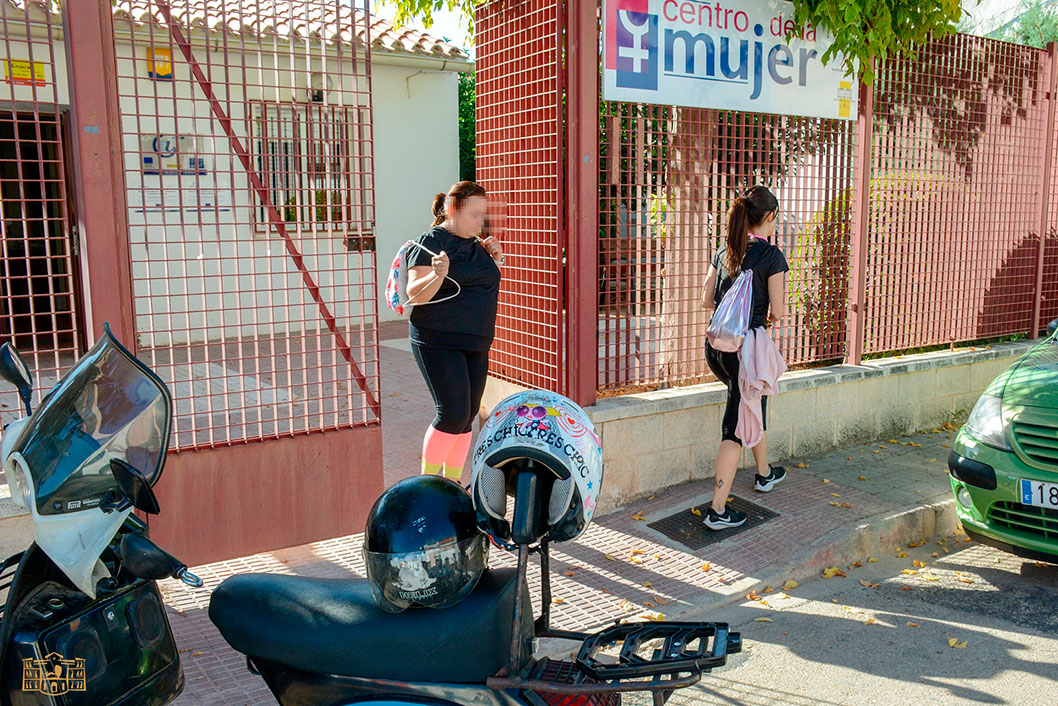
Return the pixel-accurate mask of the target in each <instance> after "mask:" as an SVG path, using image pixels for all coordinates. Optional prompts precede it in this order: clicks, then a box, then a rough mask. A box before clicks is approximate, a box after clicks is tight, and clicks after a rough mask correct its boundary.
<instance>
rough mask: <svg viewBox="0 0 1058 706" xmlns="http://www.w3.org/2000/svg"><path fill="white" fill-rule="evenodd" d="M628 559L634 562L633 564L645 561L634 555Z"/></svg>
mask: <svg viewBox="0 0 1058 706" xmlns="http://www.w3.org/2000/svg"><path fill="white" fill-rule="evenodd" d="M628 561H630V562H632V563H633V564H642V563H643V560H642V559H640V558H639V557H637V556H634V557H632V558H630V559H629V560H628Z"/></svg>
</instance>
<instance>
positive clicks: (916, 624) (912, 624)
mask: <svg viewBox="0 0 1058 706" xmlns="http://www.w3.org/2000/svg"><path fill="white" fill-rule="evenodd" d="M907 626H908V627H909V628H917V627H918V623H912V622H911V621H908V623H907Z"/></svg>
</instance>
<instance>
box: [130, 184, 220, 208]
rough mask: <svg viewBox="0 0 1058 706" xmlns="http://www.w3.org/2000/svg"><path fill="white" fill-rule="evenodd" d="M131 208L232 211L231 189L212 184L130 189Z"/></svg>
mask: <svg viewBox="0 0 1058 706" xmlns="http://www.w3.org/2000/svg"><path fill="white" fill-rule="evenodd" d="M129 208H130V209H131V210H132V211H133V212H135V213H161V212H163V211H165V212H169V213H175V212H178V211H194V212H203V211H230V210H231V189H230V188H227V187H220V186H216V187H214V186H213V185H212V180H210V186H208V187H206V186H193V187H188V188H180V186H179V185H173V186H172V187H170V188H165V189H131V190H129Z"/></svg>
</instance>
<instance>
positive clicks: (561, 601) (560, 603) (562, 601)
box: [551, 598, 566, 605]
mask: <svg viewBox="0 0 1058 706" xmlns="http://www.w3.org/2000/svg"><path fill="white" fill-rule="evenodd" d="M551 602H552V603H558V604H559V605H562V604H563V603H565V602H566V600H565V599H564V598H556V599H555V600H553V601H551Z"/></svg>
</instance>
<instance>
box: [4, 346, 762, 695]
mask: <svg viewBox="0 0 1058 706" xmlns="http://www.w3.org/2000/svg"><path fill="white" fill-rule="evenodd" d="M0 377H3V378H4V379H6V380H7V381H9V382H10V383H12V384H13V385H15V387H16V389H18V391H19V395H20V397H21V398H22V400H23V402H24V404H25V407H26V416H24V417H22V418H21V419H19V420H17V421H15V422H12V423H10V424H9V425H7V427H6V428H5V429H4V432H3V439H2V441H0V461H2V462H3V466H4V470H5V472H6V474H7V478H8V481H9V485H10V487H11V489H12V498H13V499H15V500H16V502H20V503H21V504H23V505H24V506H25V507H26V508H27V509H28V510H29V511H30V513H31V514H32V516H33V521H34V529H35V532H36V538H35V541H34V543H33V544H32V545H31V546H30V547H29V548H28V549H26V550H25V551H24V552H21V553H19V554H16V555H15V556H13V557H11V558H9V559H8V560H6V561H4V562H3V563H2V564H0V599H3V612H2V613H0V706H30V705H33V706H38V705H44V704H48V705H50V706H56V705H58V704H63V705H64V706H80V705H82V704H85V705H87V704H91V705H92V706H102V705H104V704H105V705H118V704H121V705H127V706H141V705H151V706H155V705H158V706H160V705H161V704H167V703H170V702H171V701H173V700H174V699H176V698H177V696H178V695H179V694H180V693H181V691H182V689H183V685H184V679H183V673H182V670H181V666H180V658H179V652H178V650H177V647H176V642H175V640H174V637H173V634H172V629H171V627H170V625H169V622H168V619H167V617H166V614H165V609H164V606H163V603H162V599H161V595H160V593H159V590H158V586H157V582H158V581H159V580H161V579H164V578H170V577H171V578H175V579H178V580H181V581H183V582H185V583H187V584H188V585H191V586H194V587H201V586H202V581H201V580H200V579H198V578H197V577H195V576H194V575H193V574H191V573H190V572H189V571H188V569H187V567H186V566H185V565H184V564H183V563H182V562H180V561H179V560H177V559H176V558H174V557H173V556H171V555H169V554H168V553H166V552H165V551H164V550H162V549H161V548H160V547H158V546H157V545H156V544H154V543H153V542H152V541H151V540H150V538H149V532H148V525H147V523H146V522H144V521H143V520H141V519H140V518H139V517H138V516H137V515H135V514H133V512H132V511H133V509H136V510H139V511H140V512H142V513H144V514H147V515H150V514H157V513H158V512H159V511H160V506H159V504H158V500H157V498H156V497H155V495H154V492H153V490H152V486H153V485H154V484H155V483H156V482H157V480H158V478H159V476H160V474H161V471H162V469H163V468H164V464H165V456H166V450H167V448H168V445H169V435H170V430H171V427H170V425H171V417H172V398H171V396H170V394H169V391H168V389H167V388H166V386H165V384H164V383H163V382H162V381H161V380H160V379H159V378H158V377H157V376H156V375H155V374H154V373H153V372H152V371H151V370H150V369H149V368H148V367H147V366H145V365H144V364H143V363H142V362H140V361H139V360H137V359H136V358H135V356H133V355H132V354H131V353H130V352H129V351H128V350H126V349H125V348H124V347H123V346H122V345H121V344H120V343H119V342H118V341H117V340H116V339H115V338H114V336H113V334H112V333H111V332H110V329H109V327H105V332H104V335H103V336H102V337H101V338H100V339H99V341H98V342H97V343H96V345H95V346H94V347H93V348H92V349H91V350H90V351H89V352H88V353H86V354H85V356H84V357H82V358H81V359H80V360H79V361H78V362H77V363H76V364H75V365H74V366H73V368H71V369H70V371H69V372H68V373H67V374H66V375H65V376H64V377H63V379H62V380H61V381H60V382H59V383H58V384H57V385H56V386H55V387H54V388H52V390H51V391H50V392H49V393H48V394H47V396H46V397H45V398H44V400H43V401H42V403H41V405H40V407H39V408H38V409H37V410H36V411H32V410H31V408H30V392H31V390H32V378H31V375H30V371H29V369H28V367H27V366H26V364H25V362H24V361H23V360H22V358H21V356H19V354H18V352H17V351H16V350H15V349H14V348H13V347H11V346H10V344H6V343H5V344H3V345H2V346H0ZM505 473H506V474H507V483H508V484H507V489H508V492H509V494H510V495H512V496H513V497H514V515H513V522H512V525H511V527H512V532H511V541H510V542H505V541H503V540H497V539H496V538H494V541H495V542H498V543H500V544H503V545H504V548H505V549H508V550H511V551H515V552H517V554H518V562H517V568H515V569H491V570H490V569H486V570H485V573H484V574H483V575H482V577H481V579H480V581H479V582H478V585H477V587H476V588H475V589H474V591H473V592H472V593H471V594H470V595H469V597H467V598H466V599H465V600H463V601H462V602H461V603H459V604H457V605H456V606H454V607H452V608H447V609H444V610H426V609H420V610H414V609H413V610H408V611H405V612H403V613H398V614H393V613H388V612H385V611H382V610H381V609H380V608H378V607H377V606H376V605H375V603H374V600H373V598H372V595H371V591H370V588H369V586H368V584H367V582H366V580H360V579H341V580H337V579H316V578H308V577H299V576H286V575H270V574H243V575H237V576H233V577H231V578H229V579H227V580H225V581H224V582H222V583H221V585H220V586H218V587H217V588H216V589H215V590H214V592H213V593H212V595H211V597H210V607H209V616H210V619H211V620H212V621H213V623H214V624H215V625H216V626H217V628H218V629H219V630H220V632H221V634H222V635H223V637H224V638H225V640H226V641H227V642H228V643H229V644H230V645H231V647H232V648H234V649H235V650H236V651H238V652H240V653H242V654H245V655H246V664H247V668H248V669H249V670H250V671H251V672H253V673H254V674H258V675H260V676H261V677H262V678H263V679H264V681H265V683H266V684H267V685H268V687H269V689H270V690H271V691H272V693H273V695H274V696H275V698H276V700H277V702H278V703H279V704H281V705H282V706H341V705H345V704H354V703H355V704H378V705H380V706H382V705H385V706H396V705H397V704H409V705H412V704H415V705H418V706H422V705H423V704H438V705H444V704H448V705H451V704H477V705H480V706H486V705H487V706H560V705H561V706H567V705H568V706H572V705H573V704H578V705H581V704H582V705H585V706H588V705H599V706H615V705H616V704H619V703H620V698H621V694H622V693H623V692H646V693H648V694H651V695H652V696H653V703H654V704H655V706H662V705H663V704H664V703H665V702H666V701H667V700H668V699H669V697H670V696H671V695H672V693H673V692H674V691H675V690H676V689H680V688H684V687H688V686H691V685H693V684H695V683H697V682H698V681H699V680H700V679H701V678H702V675H703V673H706V672H708V671H710V670H711V669H713V668H716V667H719V666H722V665H724V664H725V663H726V661H727V656H728V655H729V654H731V653H735V652H739V651H740V649H741V644H742V643H741V637H740V635H739V634H738V633H736V632H732V631H730V630H729V629H728V626H727V624H725V623H717V622H701V623H677V622H650V623H620V622H617V623H615V624H614V625H613V626H611V627H609V628H606V629H604V630H601V631H599V632H596V633H591V634H589V633H580V632H569V631H562V630H555V629H552V628H551V626H550V604H551V588H550V578H549V553H548V542H547V541H546V539H542V538H543V537H544V530H543V529H542V528H543V527H544V524H545V523H544V522H543V520H542V518H543V517H544V516H545V513H546V512H547V494H546V493H545V492H543V491H544V489H546V488H547V487H548V486H549V484H550V483H551V482H552V479H549V478H548V476H547V474H548V473H550V472H549V471H547V469H545V468H543V467H541V466H540V465H538V464H534V463H533V462H532V461H531V460H530V461H527V462H524V463H519V464H513V465H512V466H510V467H508V469H507V470H506V471H505ZM16 496H17V497H16ZM531 554H536V555H538V556H539V564H540V569H541V594H542V595H541V614H540V616H539V617H536V618H535V619H534V616H533V615H532V606H531V601H530V596H529V591H528V585H527V581H526V577H527V572H528V568H529V563H530V562H529V559H530V555H531ZM5 590H6V592H7V595H6V599H4V597H3V591H5ZM539 638H556V639H562V640H571V641H574V642H577V643H579V647H578V648H577V652H576V657H575V658H574V659H572V660H565V659H563V660H554V659H549V658H546V657H536V656H534V651H535V648H536V646H537V640H538V639H539ZM470 645H472V646H473V649H472V650H468V649H467V646H470ZM468 654H472V655H473V658H472V659H471V658H467V655H468Z"/></svg>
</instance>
